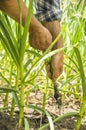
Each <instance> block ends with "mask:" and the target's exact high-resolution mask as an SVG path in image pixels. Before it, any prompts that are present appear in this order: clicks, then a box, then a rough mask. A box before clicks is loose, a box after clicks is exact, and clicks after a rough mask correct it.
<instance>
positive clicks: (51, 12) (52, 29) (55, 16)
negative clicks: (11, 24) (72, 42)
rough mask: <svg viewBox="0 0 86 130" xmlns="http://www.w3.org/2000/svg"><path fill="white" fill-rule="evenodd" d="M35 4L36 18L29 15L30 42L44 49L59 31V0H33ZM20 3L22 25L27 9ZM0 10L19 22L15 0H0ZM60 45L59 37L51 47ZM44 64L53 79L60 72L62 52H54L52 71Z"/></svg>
mask: <svg viewBox="0 0 86 130" xmlns="http://www.w3.org/2000/svg"><path fill="white" fill-rule="evenodd" d="M35 4H36V14H35V16H36V17H37V18H36V17H35V16H32V17H31V22H30V28H29V35H30V37H29V39H30V44H31V46H32V47H34V48H35V49H38V50H42V51H45V50H46V49H47V48H48V47H49V45H50V44H51V43H52V40H54V39H55V38H56V36H57V35H58V34H59V32H60V20H61V10H60V3H59V0H38V1H37V0H35ZM20 5H21V11H22V24H23V26H24V25H25V21H26V17H27V13H28V9H27V7H26V6H25V4H24V3H23V1H22V0H20ZM0 10H1V11H3V12H5V13H6V14H8V15H9V16H10V17H12V18H13V19H14V20H16V21H17V22H19V20H20V14H19V13H20V12H19V8H18V3H17V0H0ZM62 46H63V45H62V38H60V39H59V41H58V42H57V43H56V44H55V46H54V47H53V49H54V50H55V49H58V48H62ZM46 66H47V67H46V68H47V73H48V76H49V77H50V78H51V79H52V80H53V81H55V80H56V79H57V78H58V77H59V75H60V74H61V73H62V68H63V54H62V52H60V53H58V54H55V55H54V56H52V58H51V66H52V73H51V71H50V64H47V65H46Z"/></svg>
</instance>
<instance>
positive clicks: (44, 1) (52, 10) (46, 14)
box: [35, 0, 62, 22]
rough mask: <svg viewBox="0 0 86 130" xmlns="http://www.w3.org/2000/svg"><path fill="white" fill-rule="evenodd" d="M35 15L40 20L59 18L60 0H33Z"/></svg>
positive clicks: (46, 20)
mask: <svg viewBox="0 0 86 130" xmlns="http://www.w3.org/2000/svg"><path fill="white" fill-rule="evenodd" d="M35 8H36V13H35V16H36V17H37V19H38V20H39V21H40V22H49V21H54V20H59V21H60V20H61V17H62V11H61V9H60V0H35Z"/></svg>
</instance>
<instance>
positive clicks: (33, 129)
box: [0, 0, 86, 130]
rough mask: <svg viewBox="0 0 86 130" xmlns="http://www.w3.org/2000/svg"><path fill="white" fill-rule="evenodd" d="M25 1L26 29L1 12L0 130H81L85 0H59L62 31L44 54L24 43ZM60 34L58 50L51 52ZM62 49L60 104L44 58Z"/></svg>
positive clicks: (85, 120) (85, 85)
mask: <svg viewBox="0 0 86 130" xmlns="http://www.w3.org/2000/svg"><path fill="white" fill-rule="evenodd" d="M17 1H18V4H19V0H17ZM24 2H25V4H26V5H27V7H28V12H29V13H28V16H27V20H26V24H25V27H22V21H21V19H20V24H18V23H17V22H16V21H14V20H13V19H12V18H10V17H9V16H7V15H6V14H4V13H2V12H0V130H86V112H85V109H86V0H61V9H62V20H61V32H60V34H59V35H58V36H57V37H56V39H55V40H54V41H53V42H52V44H51V45H50V46H49V48H48V49H47V50H46V51H45V52H42V51H39V50H36V49H34V48H32V47H31V46H30V44H29V33H28V28H29V26H30V18H31V15H32V13H33V0H29V2H28V0H25V1H24ZM61 35H62V36H63V48H61V49H57V50H55V51H51V48H52V47H53V45H54V44H55V43H56V42H57V41H58V39H59V38H60V36H61ZM61 51H63V53H64V63H63V72H62V74H61V75H60V76H59V78H58V79H57V81H56V83H57V84H58V90H59V92H60V94H61V99H62V104H60V105H59V104H58V103H57V102H56V100H55V98H54V87H53V86H54V85H53V82H52V81H51V80H50V79H49V78H48V75H47V72H46V68H45V62H48V61H49V59H50V57H51V56H52V55H54V54H56V53H59V52H61Z"/></svg>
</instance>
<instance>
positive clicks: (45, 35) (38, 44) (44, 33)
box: [0, 0, 52, 50]
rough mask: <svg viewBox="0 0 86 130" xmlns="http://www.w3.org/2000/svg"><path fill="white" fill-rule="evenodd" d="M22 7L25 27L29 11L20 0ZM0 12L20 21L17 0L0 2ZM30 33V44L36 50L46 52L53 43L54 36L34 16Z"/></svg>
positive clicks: (2, 0) (0, 0)
mask: <svg viewBox="0 0 86 130" xmlns="http://www.w3.org/2000/svg"><path fill="white" fill-rule="evenodd" d="M20 6H21V12H22V24H23V26H24V25H25V21H26V18H27V14H28V9H27V7H26V6H25V4H24V3H23V1H22V0H20ZM0 10H1V11H3V12H5V13H6V14H8V15H9V16H11V17H12V18H13V19H14V20H16V21H17V22H19V21H20V11H19V8H18V3H17V0H0ZM29 32H30V33H29V35H30V36H29V41H30V44H31V46H32V47H34V48H36V49H39V50H45V49H46V48H48V46H49V45H50V43H51V42H52V36H51V34H50V32H49V31H48V30H47V29H46V28H45V27H43V26H42V24H41V23H40V22H39V21H38V20H37V19H36V18H35V17H34V16H32V17H31V22H30V28H29ZM46 43H47V44H46Z"/></svg>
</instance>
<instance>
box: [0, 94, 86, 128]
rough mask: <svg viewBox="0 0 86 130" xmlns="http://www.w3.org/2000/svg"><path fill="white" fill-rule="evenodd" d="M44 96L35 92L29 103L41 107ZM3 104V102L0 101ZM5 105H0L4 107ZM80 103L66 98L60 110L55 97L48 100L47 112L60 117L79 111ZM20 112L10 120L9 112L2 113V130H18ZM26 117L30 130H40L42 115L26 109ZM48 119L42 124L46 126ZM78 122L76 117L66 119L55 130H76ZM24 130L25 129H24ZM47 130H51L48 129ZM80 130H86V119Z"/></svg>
mask: <svg viewBox="0 0 86 130" xmlns="http://www.w3.org/2000/svg"><path fill="white" fill-rule="evenodd" d="M40 99H42V94H41V93H40V92H37V93H36V95H35V93H34V92H33V93H32V94H31V96H30V101H29V103H33V104H35V105H38V106H41V101H40ZM0 102H1V101H0ZM2 104H3V103H0V106H2ZM79 106H80V103H79V102H78V101H76V102H74V100H73V97H72V96H68V97H66V99H65V101H64V103H63V105H62V107H61V108H60V109H59V108H58V104H57V103H56V102H55V100H54V98H53V96H51V97H49V99H47V105H46V110H47V111H48V112H49V113H50V115H51V116H52V118H56V117H58V116H59V115H60V114H64V113H67V112H77V111H78V110H79ZM18 116H19V112H18V110H16V111H15V114H14V117H13V118H10V112H9V111H0V130H18V128H17V124H18ZM25 117H27V119H28V121H29V125H30V130H38V128H40V120H41V114H40V113H39V112H37V111H35V110H32V109H25ZM47 122H48V121H47V118H46V117H45V118H43V121H42V123H43V124H46V123H47ZM75 122H76V117H69V118H66V119H62V120H61V121H59V122H56V123H55V124H54V127H55V130H74V126H75ZM22 130H24V128H23V129H22ZM45 130H50V128H46V129H45ZM80 130H86V119H85V118H84V120H83V121H82V125H81V128H80Z"/></svg>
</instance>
